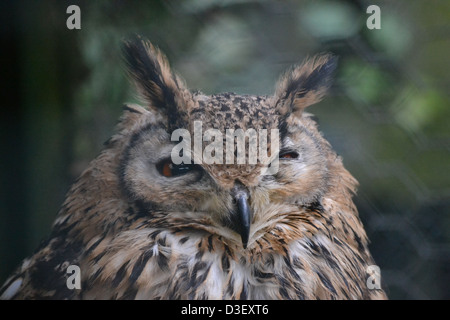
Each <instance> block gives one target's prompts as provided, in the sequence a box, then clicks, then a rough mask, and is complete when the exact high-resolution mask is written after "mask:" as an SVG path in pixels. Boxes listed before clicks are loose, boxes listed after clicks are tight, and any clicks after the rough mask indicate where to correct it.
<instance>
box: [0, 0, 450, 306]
mask: <svg viewBox="0 0 450 320" xmlns="http://www.w3.org/2000/svg"><path fill="white" fill-rule="evenodd" d="M71 4H76V5H78V6H79V7H80V9H81V30H69V29H68V28H67V27H66V20H67V18H68V17H69V14H67V13H66V9H67V7H68V6H69V5H71ZM372 4H376V5H378V6H379V7H380V9H381V29H380V30H376V29H375V30H369V29H368V28H367V27H366V20H367V19H368V18H369V14H367V13H366V9H367V7H368V6H369V5H372ZM0 15H1V17H0V24H1V28H0V34H1V37H2V50H1V52H0V56H1V62H0V68H1V86H2V89H1V90H0V92H1V94H2V96H1V99H0V103H1V104H2V106H1V112H2V116H1V127H0V132H1V140H0V141H1V144H2V145H1V150H2V153H1V160H0V165H1V170H0V176H1V182H2V183H1V189H0V283H3V281H4V280H5V279H6V277H7V275H8V274H9V273H10V272H11V271H12V270H13V269H14V268H15V267H16V266H17V265H18V264H19V262H20V261H21V260H22V259H23V258H24V257H25V256H26V255H28V254H30V253H31V252H32V251H33V249H34V248H36V246H37V245H38V244H39V242H40V240H41V239H43V238H44V237H45V235H46V234H48V232H49V230H50V227H51V223H52V221H53V219H54V217H55V215H56V213H57V211H58V208H59V206H60V205H61V203H62V202H63V199H64V195H65V193H66V192H67V190H68V188H69V186H70V184H71V183H72V182H73V181H74V179H75V178H76V177H77V176H78V175H79V174H80V173H81V171H82V170H83V169H84V168H85V167H86V166H87V164H88V163H89V161H90V160H92V159H93V158H94V157H95V156H96V155H97V154H98V153H99V152H100V150H101V148H102V144H103V142H104V141H106V140H107V139H108V137H109V136H110V135H111V134H112V132H113V128H114V125H115V123H116V121H117V119H118V117H119V116H120V113H121V106H122V104H123V103H124V102H135V101H136V99H135V95H134V92H133V88H131V87H130V85H129V83H128V81H127V79H126V76H125V72H124V67H123V64H122V63H121V58H120V42H121V40H122V39H123V38H126V37H127V36H129V35H130V34H133V33H139V34H142V35H144V36H146V37H148V38H149V39H151V40H152V42H153V43H154V44H156V45H158V46H159V47H160V48H161V49H162V50H163V51H164V52H165V53H166V54H167V55H168V57H169V59H170V61H171V63H172V66H173V68H174V69H176V70H177V71H178V73H180V74H181V75H182V76H183V77H184V79H185V80H186V82H187V84H188V86H189V87H190V88H192V89H200V90H201V91H203V92H205V93H207V94H211V93H218V92H225V91H234V92H237V93H248V94H271V93H272V92H273V91H274V84H275V82H276V80H277V79H278V77H279V75H280V73H281V72H283V71H284V70H286V68H288V67H289V66H290V65H292V64H295V63H298V62H300V61H302V60H303V58H305V57H306V56H308V55H313V54H315V53H319V52H324V51H331V52H333V53H335V54H337V55H338V56H339V57H340V64H339V68H338V72H337V77H336V81H335V83H334V86H333V87H332V89H331V92H330V94H329V95H328V97H327V98H326V99H325V100H324V101H323V102H321V103H320V104H319V105H316V106H314V107H311V109H309V111H310V112H312V113H314V114H316V115H317V117H318V119H319V124H320V128H321V130H322V132H323V133H324V135H325V137H326V138H327V139H328V140H329V141H330V142H331V143H332V145H333V146H334V148H335V149H336V150H337V152H338V153H339V154H340V155H342V156H343V158H344V164H345V165H346V167H347V168H348V169H349V170H350V172H352V173H353V175H354V176H355V177H356V178H357V179H358V180H359V182H360V188H359V192H358V196H357V197H356V199H355V201H356V204H357V206H358V208H359V211H360V215H361V219H362V220H363V222H364V224H365V226H366V229H367V232H368V235H369V237H370V239H371V246H370V248H371V250H372V253H373V255H374V257H375V260H376V262H377V264H378V265H379V266H380V268H381V273H382V277H383V282H384V286H385V287H386V289H387V292H388V294H389V296H390V298H392V299H449V298H450V289H449V288H448V285H449V283H450V216H449V214H450V210H449V208H450V179H449V175H450V152H449V149H450V126H449V120H450V103H449V102H450V98H449V88H450V62H449V53H450V24H449V22H450V1H447V0H442V1H437V0H429V1H411V0H401V1H363V0H355V1H325V0H324V1H318V0H314V1H287V0H286V1H256V0H253V1H252V0H226V1H212V0H166V1H163V0H161V1H146V2H144V1H125V0H122V1H120V0H110V1H95V2H94V1H65V0H59V1H49V0H41V1H26V0H21V1H2V2H0Z"/></svg>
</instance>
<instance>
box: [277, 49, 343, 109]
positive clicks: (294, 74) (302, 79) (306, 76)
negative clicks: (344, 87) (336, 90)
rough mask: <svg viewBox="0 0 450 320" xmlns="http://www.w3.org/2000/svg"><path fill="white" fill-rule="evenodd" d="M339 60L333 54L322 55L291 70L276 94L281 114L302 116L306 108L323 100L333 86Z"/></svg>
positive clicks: (279, 84) (282, 80)
mask: <svg viewBox="0 0 450 320" xmlns="http://www.w3.org/2000/svg"><path fill="white" fill-rule="evenodd" d="M337 60H338V59H337V57H336V56H334V55H332V54H329V53H327V54H321V55H318V56H316V57H314V58H312V59H308V60H306V61H305V62H303V63H302V64H301V65H300V66H297V67H294V68H292V69H291V70H289V71H288V72H287V73H286V74H285V75H284V76H283V77H282V78H281V80H280V81H279V82H278V85H277V90H276V92H275V96H276V98H277V104H276V108H277V109H278V111H279V113H280V114H287V113H294V114H296V115H298V116H300V115H301V114H302V112H303V110H304V109H305V108H306V107H308V106H310V105H312V104H315V103H317V102H319V101H320V100H322V98H323V96H324V95H325V93H326V92H327V90H328V88H329V87H330V86H331V82H332V79H333V75H334V72H335V70H336V67H337Z"/></svg>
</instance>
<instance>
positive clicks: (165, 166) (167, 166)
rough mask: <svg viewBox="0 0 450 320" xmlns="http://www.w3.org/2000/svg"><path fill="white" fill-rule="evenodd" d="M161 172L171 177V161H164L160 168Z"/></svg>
mask: <svg viewBox="0 0 450 320" xmlns="http://www.w3.org/2000/svg"><path fill="white" fill-rule="evenodd" d="M161 173H162V175H163V176H164V177H171V176H172V175H173V174H172V163H171V162H168V161H167V162H164V163H163V165H162V168H161Z"/></svg>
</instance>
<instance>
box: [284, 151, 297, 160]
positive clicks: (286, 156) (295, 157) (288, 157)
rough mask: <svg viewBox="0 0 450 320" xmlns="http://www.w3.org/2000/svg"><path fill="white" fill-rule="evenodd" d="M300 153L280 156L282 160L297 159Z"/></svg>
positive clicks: (288, 153) (287, 153)
mask: <svg viewBox="0 0 450 320" xmlns="http://www.w3.org/2000/svg"><path fill="white" fill-rule="evenodd" d="M297 158H298V153H297V152H286V153H282V154H280V159H297Z"/></svg>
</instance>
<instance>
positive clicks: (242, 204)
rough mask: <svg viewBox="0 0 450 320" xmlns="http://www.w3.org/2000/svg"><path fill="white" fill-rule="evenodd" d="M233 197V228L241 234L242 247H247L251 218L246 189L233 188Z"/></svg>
mask: <svg viewBox="0 0 450 320" xmlns="http://www.w3.org/2000/svg"><path fill="white" fill-rule="evenodd" d="M233 198H234V200H235V203H236V207H237V208H236V211H235V214H236V215H235V217H234V219H233V220H234V221H233V222H234V223H233V225H234V229H235V230H236V231H237V232H238V233H239V234H240V235H241V239H242V246H243V247H244V249H247V243H248V237H249V234H250V223H251V219H252V212H251V210H250V206H249V203H248V198H249V196H248V191H247V190H245V189H244V188H242V187H239V186H237V187H235V188H234V189H233Z"/></svg>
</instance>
